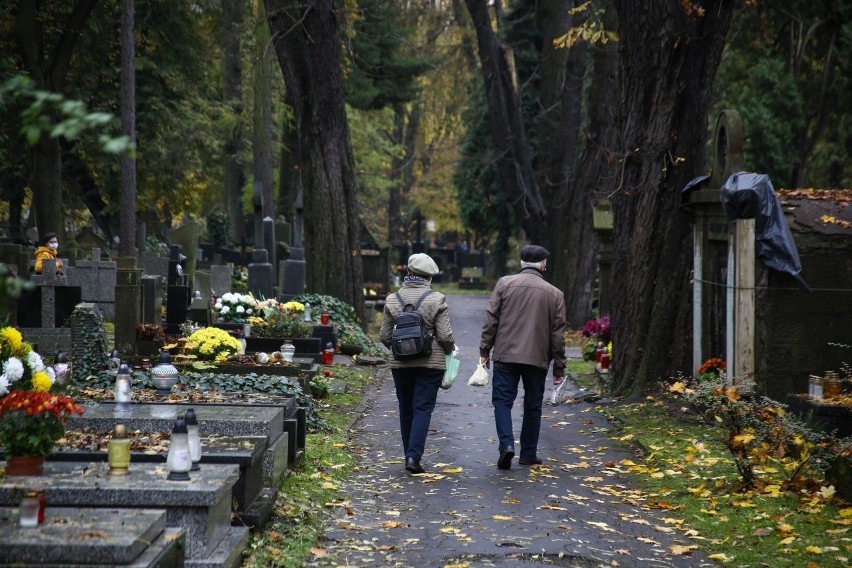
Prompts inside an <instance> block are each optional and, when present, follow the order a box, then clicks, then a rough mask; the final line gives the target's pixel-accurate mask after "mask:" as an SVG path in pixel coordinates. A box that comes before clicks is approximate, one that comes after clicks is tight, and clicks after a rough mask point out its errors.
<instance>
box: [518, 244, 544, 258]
mask: <svg viewBox="0 0 852 568" xmlns="http://www.w3.org/2000/svg"><path fill="white" fill-rule="evenodd" d="M548 256H550V251H549V250H547V249H546V248H544V247H540V246H538V245H526V246H524V248H522V249H521V260H522V261H524V262H541V261H542V260H544V259H546V258H547V257H548Z"/></svg>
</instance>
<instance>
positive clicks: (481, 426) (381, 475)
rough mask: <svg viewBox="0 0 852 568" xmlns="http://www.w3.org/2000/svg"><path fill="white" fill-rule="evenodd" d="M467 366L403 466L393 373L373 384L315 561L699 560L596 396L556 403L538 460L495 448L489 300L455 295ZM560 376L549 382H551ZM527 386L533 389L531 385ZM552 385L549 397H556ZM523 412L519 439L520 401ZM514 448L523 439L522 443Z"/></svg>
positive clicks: (454, 315)
mask: <svg viewBox="0 0 852 568" xmlns="http://www.w3.org/2000/svg"><path fill="white" fill-rule="evenodd" d="M448 301H449V304H450V312H451V319H452V324H453V331H454V334H455V337H456V341H457V343H458V345H459V347H460V350H461V360H462V363H461V369H460V371H459V378H458V380H457V382H456V384H455V385H454V386H453V387H452V388H451V389H450V390H448V391H441V392H440V393H439V395H438V404H437V407H436V409H435V412H434V414H433V416H432V424H431V430H430V433H429V434H430V435H429V437H428V440H427V443H426V453H425V454H424V456H423V460H422V464H423V466H424V467H425V469H426V470H427V473H426V474H422V475H415V476H412V475H410V474H409V473H408V472H407V471H405V469H404V467H403V455H402V444H401V441H400V439H399V434H398V431H399V429H398V412H397V401H396V395H395V394H394V388H393V381H392V379H391V376H390V371H389V370H388V371H387V373H384V374H383V377H382V378H380V379H379V380H377V381H376V383H375V384H374V385H373V386H372V387H370V389H369V390H368V392H367V394H366V404H367V406H366V409H365V412H364V414H363V416H362V417H361V418H360V419H359V420H357V421H356V423H355V425H354V432H353V436H354V448H355V452H356V455H357V458H358V460H359V461H360V466H359V467H358V468H356V470H355V471H353V472H352V474H351V476H350V477H349V480H348V483H347V484H346V485H345V486H344V487H342V492H343V494H344V501H343V502H341V503H339V504H337V505H336V506H334V508H333V509H332V510H333V518H332V519H331V521H330V522H329V523H328V525H327V531H326V534H325V538H326V541H325V542H324V543H323V544H322V550H321V551H320V554H319V555H318V556H317V557H315V558H314V560H312V563H311V565H312V566H383V567H384V566H417V567H433V566H435V567H443V566H454V567H459V568H461V567H469V568H476V567H480V566H483V567H484V566H501V567H502V566H531V565H540V564H548V565H557V566H642V567H645V566H651V567H653V566H701V565H712V564H713V563H712V562H710V561H708V560H706V559H705V557H704V556H703V555H701V554H699V553H698V552H697V551H696V552H693V553H692V554H691V555H689V556H681V555H673V554H671V552H670V548H669V547H671V546H678V545H679V546H686V545H694V544H695V543H694V542H692V541H690V540H689V537H688V536H687V535H685V534H684V531H682V530H679V528H678V526H677V525H676V524H673V523H672V520H671V519H668V521H667V520H666V518H667V517H671V516H673V515H671V513H667V512H666V511H664V510H659V509H654V508H653V507H652V506H651V505H652V498H651V497H648V496H645V495H643V494H642V493H641V492H639V491H638V490H636V489H635V486H634V485H633V483H632V481H633V480H632V478H631V475H630V474H628V473H627V472H626V468H625V467H623V466H620V463H621V462H622V460H629V459H632V460H636V459H637V456H636V455H635V454H634V453H633V452H632V451H631V450H630V449H629V448H627V447H626V446H623V445H621V444H620V443H619V442H617V441H615V440H614V439H613V438H612V437H611V436H612V434H613V432H612V431H611V426H610V425H609V423H608V422H607V421H606V420H605V419H604V418H603V417H602V416H601V415H600V414H599V413H598V412H597V411H596V407H595V406H594V405H593V404H589V403H584V402H578V403H567V404H560V405H558V406H551V405H549V404H547V403H546V404H545V408H544V413H543V421H542V431H541V438H540V442H539V453H538V455H539V457H541V458H543V459H544V460H545V461H544V464H543V465H542V466H538V467H525V466H520V465H518V463H517V458H516V459H515V460H514V462H513V464H512V469H511V470H500V469H498V468H497V467H496V460H497V456H498V451H497V440H496V433H495V429H494V423H493V410H492V406H491V398H490V397H491V388H490V387H470V386H468V385H467V378H468V377H469V376H470V375H471V374H472V372H473V370H474V369H475V367H476V362H477V360H478V343H479V335H480V330H481V327H482V323H483V321H484V313H485V306H486V303H487V297H484V296H453V297H449V298H448ZM548 384H550V378H548ZM521 392H523V391H521ZM549 394H550V388H548V391H547V392H546V394H545V398H546V399H548V397H549ZM520 396H521V395H519V399H518V401H517V402H516V404H515V410H514V412H513V420H514V423H515V435H516V437H517V436H518V435H519V430H520V421H521V414H522V410H523V409H522V406H521V405H522V402H521V399H520ZM515 447H516V448H517V447H518V443H517V440H516V445H515Z"/></svg>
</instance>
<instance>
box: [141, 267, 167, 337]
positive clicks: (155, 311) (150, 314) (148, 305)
mask: <svg viewBox="0 0 852 568" xmlns="http://www.w3.org/2000/svg"><path fill="white" fill-rule="evenodd" d="M139 281H140V282H141V284H142V314H141V315H142V323H153V324H156V325H161V324H162V323H163V285H162V281H163V277H162V276H144V275H143V276H142V277H140V279H139Z"/></svg>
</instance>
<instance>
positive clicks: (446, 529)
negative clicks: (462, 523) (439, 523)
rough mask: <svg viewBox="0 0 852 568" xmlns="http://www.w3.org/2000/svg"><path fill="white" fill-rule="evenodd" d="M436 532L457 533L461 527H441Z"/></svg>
mask: <svg viewBox="0 0 852 568" xmlns="http://www.w3.org/2000/svg"><path fill="white" fill-rule="evenodd" d="M438 532H439V533H443V534H448V533H453V534H457V533H460V532H461V529H460V528H457V527H443V528H442V529H440V530H439V531H438Z"/></svg>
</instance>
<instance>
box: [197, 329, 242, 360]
mask: <svg viewBox="0 0 852 568" xmlns="http://www.w3.org/2000/svg"><path fill="white" fill-rule="evenodd" d="M185 347H186V348H187V349H189V351H190V353H191V354H193V355H195V356H196V357H198V358H199V359H201V360H203V361H225V360H226V359H228V357H230V356H232V355H236V354H238V353H239V352H240V351H242V348H243V346H242V344H241V343H240V342H239V341H238V340H237V339H236V338H235V337H234V336H233V335H231V334H230V333H228V332H227V331H225V330H224V329H218V328H215V327H205V328H202V329H199V330H198V331H196V332H195V333H193V334H192V335H190V336H189V338H188V339H187V341H186V345H185Z"/></svg>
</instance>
